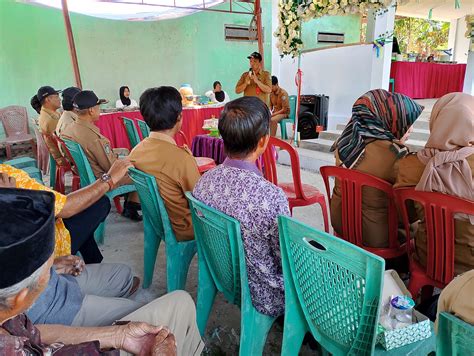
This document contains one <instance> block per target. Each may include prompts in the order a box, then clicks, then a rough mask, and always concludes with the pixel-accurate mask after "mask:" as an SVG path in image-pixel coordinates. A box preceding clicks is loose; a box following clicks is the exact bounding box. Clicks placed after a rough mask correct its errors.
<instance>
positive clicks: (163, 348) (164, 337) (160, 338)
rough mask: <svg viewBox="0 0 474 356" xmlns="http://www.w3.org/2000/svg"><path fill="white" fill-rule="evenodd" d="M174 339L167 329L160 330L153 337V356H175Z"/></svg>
mask: <svg viewBox="0 0 474 356" xmlns="http://www.w3.org/2000/svg"><path fill="white" fill-rule="evenodd" d="M176 354H177V349H176V339H175V337H174V335H173V334H172V333H171V332H170V331H169V330H168V329H161V330H160V332H159V333H158V334H157V335H156V337H155V344H154V345H153V350H152V355H153V356H176Z"/></svg>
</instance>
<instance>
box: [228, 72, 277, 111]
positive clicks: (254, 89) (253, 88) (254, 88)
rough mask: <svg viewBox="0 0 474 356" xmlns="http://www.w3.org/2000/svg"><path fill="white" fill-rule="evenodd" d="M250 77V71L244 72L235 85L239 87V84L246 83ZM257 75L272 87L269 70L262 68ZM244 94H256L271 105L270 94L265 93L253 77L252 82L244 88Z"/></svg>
mask: <svg viewBox="0 0 474 356" xmlns="http://www.w3.org/2000/svg"><path fill="white" fill-rule="evenodd" d="M248 77H249V72H245V73H243V74H242V76H241V77H240V79H239V81H238V82H237V85H236V86H235V87H236V88H237V87H238V86H240V85H242V84H243V83H245V82H246V80H247V78H248ZM257 77H258V80H260V81H261V82H262V83H263V84H265V85H268V86H269V87H270V88H271V86H272V77H271V75H270V73H269V72H267V71H266V70H261V71H260V73H258V74H257ZM244 96H256V97H258V98H260V100H262V101H263V102H264V103H265V104H267V105H268V107H270V94H267V93H264V92H263V91H262V89H260V88H259V87H258V85H257V84H255V82H254V81H253V80H252V79H250V84H249V85H247V87H246V88H245V90H244Z"/></svg>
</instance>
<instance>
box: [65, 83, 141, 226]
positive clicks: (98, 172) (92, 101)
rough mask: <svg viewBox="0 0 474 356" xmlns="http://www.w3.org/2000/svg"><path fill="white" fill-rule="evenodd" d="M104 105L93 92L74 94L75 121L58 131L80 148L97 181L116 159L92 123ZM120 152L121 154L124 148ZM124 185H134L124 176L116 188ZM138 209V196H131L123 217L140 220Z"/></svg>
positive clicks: (110, 147)
mask: <svg viewBox="0 0 474 356" xmlns="http://www.w3.org/2000/svg"><path fill="white" fill-rule="evenodd" d="M105 103H107V100H105V99H99V98H98V97H97V95H95V93H94V92H93V91H92V90H83V91H81V92H80V93H78V94H76V95H75V96H74V108H75V109H76V112H77V120H76V121H75V122H74V123H72V124H71V125H68V126H67V127H66V128H64V129H63V130H62V132H61V138H65V139H68V140H72V141H75V142H77V143H78V144H80V145H81V147H82V149H83V150H84V153H85V154H86V156H87V159H88V160H89V163H90V165H91V168H92V171H93V172H94V175H95V177H96V178H100V177H101V176H102V175H103V174H104V173H106V172H107V171H108V170H109V169H110V167H111V166H112V164H113V163H114V162H115V161H116V160H117V158H118V157H117V153H116V151H114V149H112V145H111V144H110V141H109V139H108V138H107V137H105V136H103V135H102V134H101V133H100V129H99V128H98V127H97V126H96V125H95V124H94V122H96V121H98V120H99V117H100V105H101V104H105ZM119 150H120V151H122V152H123V149H119ZM127 153H128V151H127ZM123 184H133V182H132V180H131V179H130V178H129V177H128V176H125V177H124V178H123V179H122V180H121V181H120V182H119V183H118V186H120V185H123ZM139 210H140V204H139V199H138V194H137V193H130V194H129V195H128V198H127V199H126V200H125V205H124V209H123V213H122V216H124V217H126V218H129V219H131V220H135V221H141V220H142V216H141V215H140V214H139V213H138V211H139Z"/></svg>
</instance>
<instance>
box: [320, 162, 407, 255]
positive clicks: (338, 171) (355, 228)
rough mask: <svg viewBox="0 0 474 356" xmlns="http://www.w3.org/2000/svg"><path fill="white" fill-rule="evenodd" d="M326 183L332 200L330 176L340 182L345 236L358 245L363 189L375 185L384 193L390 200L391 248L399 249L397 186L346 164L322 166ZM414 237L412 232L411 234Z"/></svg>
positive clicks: (360, 236)
mask: <svg viewBox="0 0 474 356" xmlns="http://www.w3.org/2000/svg"><path fill="white" fill-rule="evenodd" d="M320 172H321V175H322V177H323V180H324V185H325V186H326V193H327V196H328V198H329V201H331V187H330V184H329V177H335V178H336V179H337V180H338V181H339V185H340V190H341V207H342V211H341V216H342V236H341V237H342V238H344V239H345V240H347V241H349V242H350V243H353V244H354V245H357V246H363V242H362V192H363V188H364V187H371V188H374V189H377V190H380V191H382V192H384V193H385V194H386V195H387V201H388V242H389V243H388V247H389V248H397V247H399V246H400V243H399V241H398V212H397V207H396V205H395V197H394V195H393V187H392V185H391V184H390V183H388V182H386V181H384V180H383V179H380V178H377V177H374V176H371V175H370V174H366V173H362V172H359V171H356V170H353V169H347V168H343V167H335V166H324V167H321V168H320ZM408 236H410V235H408Z"/></svg>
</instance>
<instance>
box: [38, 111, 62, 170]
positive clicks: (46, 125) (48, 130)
mask: <svg viewBox="0 0 474 356" xmlns="http://www.w3.org/2000/svg"><path fill="white" fill-rule="evenodd" d="M59 118H60V115H59V113H58V112H56V111H52V110H49V109H46V108H44V107H42V108H41V111H40V116H39V117H38V125H39V131H40V133H42V134H46V135H52V134H54V130H56V126H57V125H58V122H59ZM43 137H44V142H45V143H46V146H47V147H48V150H49V153H51V156H53V158H54V159H55V160H56V162H58V164H60V165H61V164H62V162H61V160H62V158H63V155H62V154H61V152H60V151H59V148H58V146H57V145H56V142H54V141H53V140H52V139H49V138H47V137H45V136H43Z"/></svg>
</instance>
